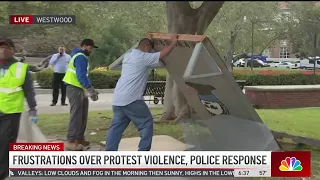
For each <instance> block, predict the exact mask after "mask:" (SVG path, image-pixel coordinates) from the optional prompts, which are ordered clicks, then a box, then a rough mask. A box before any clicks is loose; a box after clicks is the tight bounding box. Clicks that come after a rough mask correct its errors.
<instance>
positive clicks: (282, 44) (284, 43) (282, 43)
mask: <svg viewBox="0 0 320 180" xmlns="http://www.w3.org/2000/svg"><path fill="white" fill-rule="evenodd" d="M280 46H281V47H286V46H288V41H287V40H280Z"/></svg>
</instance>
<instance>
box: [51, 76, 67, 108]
mask: <svg viewBox="0 0 320 180" xmlns="http://www.w3.org/2000/svg"><path fill="white" fill-rule="evenodd" d="M64 75H65V73H53V79H52V90H53V91H52V96H53V99H52V103H54V104H57V102H58V97H59V89H61V104H65V103H66V84H65V83H64V82H63V81H62V80H63V78H64Z"/></svg>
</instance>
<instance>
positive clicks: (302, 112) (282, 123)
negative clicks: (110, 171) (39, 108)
mask: <svg viewBox="0 0 320 180" xmlns="http://www.w3.org/2000/svg"><path fill="white" fill-rule="evenodd" d="M151 111H152V114H153V115H154V118H155V119H159V118H160V116H161V113H162V109H151ZM257 112H258V113H259V115H260V117H261V118H262V120H263V121H264V123H265V124H266V125H267V126H268V127H269V128H270V129H272V130H276V131H281V132H287V133H289V134H293V135H299V136H305V137H311V138H316V139H320V131H319V130H320V109H318V108H315V109H287V110H265V109H259V110H257ZM111 118H112V111H110V110H109V111H107V110H106V111H96V112H90V113H89V121H88V125H87V134H89V133H90V132H96V134H95V135H87V137H88V139H89V140H90V141H92V142H94V143H99V142H100V141H103V140H105V136H106V133H107V130H108V127H109V125H110V122H111ZM39 119H40V120H39V123H38V125H39V127H40V128H41V130H42V132H43V133H44V134H45V135H47V136H55V137H59V138H64V137H65V136H66V132H67V125H68V120H69V114H55V115H52V114H42V115H40V116H39ZM154 134H155V135H169V136H171V137H173V138H175V139H178V140H180V141H183V135H182V132H181V129H180V126H179V125H174V124H156V125H155V127H154ZM133 136H138V132H137V130H136V129H135V127H134V126H133V125H132V124H131V125H130V126H129V127H128V128H127V130H126V131H125V133H124V137H133ZM280 143H281V145H282V146H283V148H284V149H285V150H311V151H312V173H313V175H317V176H320V148H313V147H308V146H304V145H296V144H290V143H288V142H280ZM254 179H257V180H258V179H263V178H254ZM273 179H276V178H273ZM277 179H279V180H280V179H281V178H277Z"/></svg>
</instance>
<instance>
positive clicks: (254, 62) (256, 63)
mask: <svg viewBox="0 0 320 180" xmlns="http://www.w3.org/2000/svg"><path fill="white" fill-rule="evenodd" d="M251 61H252V65H253V67H270V65H269V64H267V63H265V62H263V61H262V60H259V59H253V60H249V61H248V64H247V66H248V67H251Z"/></svg>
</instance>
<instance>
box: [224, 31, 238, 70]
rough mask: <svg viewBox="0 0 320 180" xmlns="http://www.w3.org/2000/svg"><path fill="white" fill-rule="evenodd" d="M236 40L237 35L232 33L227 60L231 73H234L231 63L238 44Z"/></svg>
mask: <svg viewBox="0 0 320 180" xmlns="http://www.w3.org/2000/svg"><path fill="white" fill-rule="evenodd" d="M236 39H237V33H236V32H234V31H232V32H231V36H230V41H229V48H228V51H227V55H226V59H225V61H226V65H227V67H228V69H229V71H230V72H231V71H232V67H231V63H232V59H233V53H234V46H235V43H236Z"/></svg>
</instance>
